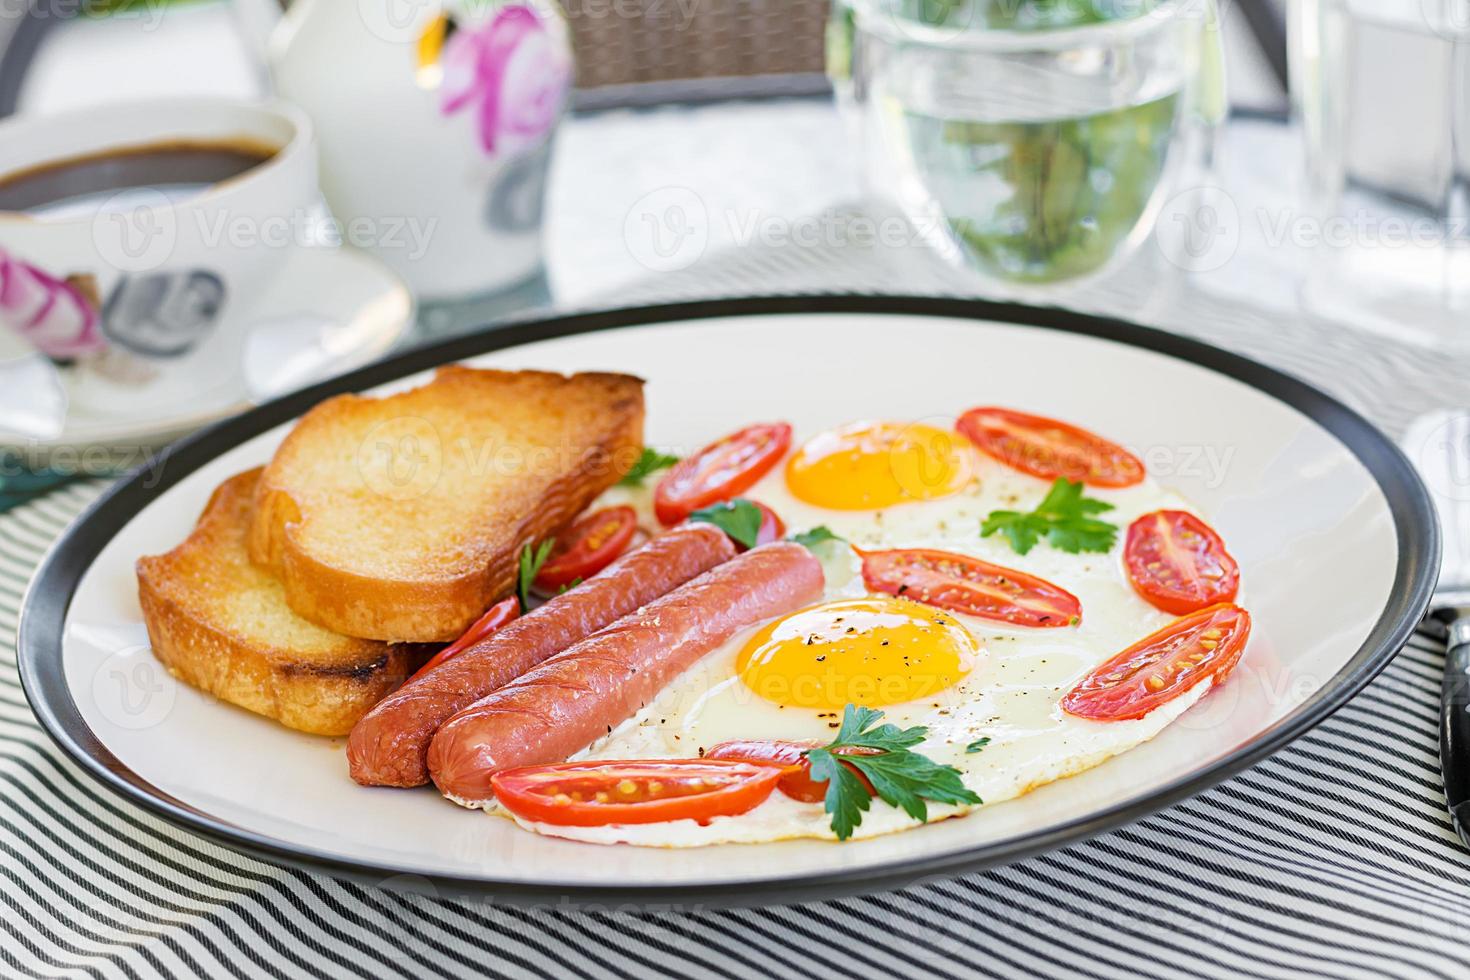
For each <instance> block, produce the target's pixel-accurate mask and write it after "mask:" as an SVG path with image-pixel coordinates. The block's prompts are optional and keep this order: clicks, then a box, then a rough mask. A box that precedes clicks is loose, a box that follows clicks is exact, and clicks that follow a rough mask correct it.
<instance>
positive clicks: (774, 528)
mask: <svg viewBox="0 0 1470 980" xmlns="http://www.w3.org/2000/svg"><path fill="white" fill-rule="evenodd" d="M751 503H753V504H755V506H756V507H757V508H758V509H759V510H760V512H761V529H760V530H759V531H758V532H756V536H755V543H756V546H757V547H759V546H760V545H763V544H770V543H771V542H772V541H780V540H781V539H782V538H784V537H785V536H786V523H785V522H784V521H782V520H781V518H780V516H778V515H777V514H776V512H775V511H774V510H771V508H769V507H767V506H766V505H765V504H763V503H761V502H760V501H759V500H752V501H751Z"/></svg>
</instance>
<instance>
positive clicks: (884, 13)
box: [850, 0, 1220, 294]
mask: <svg viewBox="0 0 1470 980" xmlns="http://www.w3.org/2000/svg"><path fill="white" fill-rule="evenodd" d="M850 2H851V5H852V7H853V9H854V12H855V15H856V16H855V37H854V40H853V42H852V48H853V50H852V71H853V94H852V97H851V98H852V101H853V102H854V103H855V104H856V105H858V106H859V107H860V109H861V111H862V114H863V118H864V134H865V136H864V138H865V157H866V159H867V162H868V167H867V177H868V182H869V188H870V190H871V191H872V192H873V193H875V194H876V195H879V196H882V197H888V198H891V199H893V200H895V201H896V202H897V203H898V205H899V206H900V207H901V208H902V209H903V210H904V211H905V212H906V213H907V214H908V216H909V218H910V219H911V220H912V221H913V223H914V224H915V226H916V227H917V228H918V229H919V231H920V233H921V234H923V236H924V237H925V239H926V240H927V241H928V242H929V243H930V244H931V245H933V246H934V247H935V248H936V249H938V251H939V252H940V254H941V255H943V256H945V257H946V258H947V259H949V260H950V261H952V262H955V263H959V264H963V265H965V266H967V267H969V268H971V269H973V270H975V271H976V272H978V273H980V275H981V276H983V277H985V278H986V279H988V280H990V281H991V283H992V284H994V285H996V286H999V287H1004V289H1003V291H1008V292H1017V291H1019V292H1021V293H1023V294H1024V293H1025V292H1027V291H1029V290H1032V289H1050V288H1053V287H1055V286H1056V285H1058V284H1062V283H1068V284H1072V283H1081V282H1086V281H1090V280H1091V279H1093V278H1095V277H1097V276H1099V275H1102V274H1104V273H1106V272H1107V271H1109V270H1110V269H1112V268H1113V267H1114V266H1115V265H1117V264H1118V263H1119V262H1121V261H1122V260H1123V259H1124V258H1125V257H1126V256H1128V255H1129V254H1130V253H1131V252H1132V251H1133V250H1134V249H1135V248H1136V247H1137V246H1138V244H1139V243H1140V242H1141V241H1142V240H1143V239H1144V238H1146V237H1147V235H1148V234H1149V232H1150V230H1151V229H1152V225H1153V220H1154V217H1155V216H1156V214H1157V212H1158V210H1159V208H1160V206H1161V205H1162V203H1163V201H1164V200H1165V199H1166V198H1167V193H1166V190H1167V188H1168V187H1169V186H1170V185H1171V183H1172V182H1173V180H1174V178H1175V177H1176V175H1177V173H1178V172H1179V170H1180V167H1181V166H1182V164H1183V160H1184V157H1185V151H1184V150H1183V147H1184V146H1185V145H1186V143H1187V142H1188V141H1187V135H1188V133H1189V130H1190V121H1191V120H1192V119H1196V118H1198V117H1199V116H1200V114H1199V112H1198V111H1197V108H1198V106H1199V104H1200V95H1199V93H1200V88H1199V86H1200V85H1201V84H1202V83H1208V85H1209V86H1211V91H1212V92H1214V91H1218V90H1219V87H1220V78H1219V72H1220V59H1219V57H1218V54H1217V52H1215V51H1214V50H1206V49H1207V48H1209V46H1211V45H1214V44H1216V43H1218V36H1217V34H1218V32H1217V31H1216V30H1215V25H1214V23H1213V22H1212V18H1213V13H1214V4H1213V0H1157V2H1155V0H1112V2H1108V0H1094V2H1087V3H1065V2H1046V3H1041V2H1035V3H1026V2H1019V3H1018V2H1017V0H989V2H987V0H850ZM1202 66H1204V67H1205V68H1207V69H1208V71H1207V72H1204V73H1202V71H1201V68H1202ZM1206 76H1208V77H1206Z"/></svg>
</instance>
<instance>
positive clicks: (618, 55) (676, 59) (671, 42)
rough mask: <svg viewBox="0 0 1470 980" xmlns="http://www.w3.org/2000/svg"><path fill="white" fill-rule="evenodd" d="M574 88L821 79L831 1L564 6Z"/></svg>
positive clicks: (640, 0) (615, 0) (668, 0)
mask: <svg viewBox="0 0 1470 980" xmlns="http://www.w3.org/2000/svg"><path fill="white" fill-rule="evenodd" d="M562 6H563V9H565V11H566V14H567V22H568V23H569V24H570V25H571V29H572V43H573V44H574V45H575V47H576V51H577V86H578V88H582V89H597V88H604V87H608V86H624V85H633V84H639V83H647V82H669V81H675V80H686V79H712V78H748V77H760V76H767V77H770V76H792V75H798V76H799V75H805V76H811V75H820V73H821V71H822V50H823V34H824V31H825V25H826V20H827V0H562Z"/></svg>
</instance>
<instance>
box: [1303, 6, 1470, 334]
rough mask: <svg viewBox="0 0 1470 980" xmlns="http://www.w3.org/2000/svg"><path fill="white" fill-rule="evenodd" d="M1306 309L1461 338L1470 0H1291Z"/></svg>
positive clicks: (1468, 293)
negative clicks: (1301, 146)
mask: <svg viewBox="0 0 1470 980" xmlns="http://www.w3.org/2000/svg"><path fill="white" fill-rule="evenodd" d="M1289 35H1290V41H1291V88H1292V101H1293V107H1294V109H1295V111H1296V115H1297V117H1298V119H1299V122H1300V126H1301V131H1302V134H1303V137H1304V139H1305V148H1306V153H1305V159H1306V180H1305V202H1306V203H1305V213H1304V214H1301V215H1294V216H1289V217H1290V220H1289V221H1282V220H1280V219H1278V224H1279V225H1280V226H1281V227H1284V228H1286V229H1287V230H1289V231H1290V233H1291V235H1292V238H1293V244H1296V245H1298V246H1300V247H1302V248H1304V249H1305V250H1306V251H1307V253H1308V255H1309V259H1308V267H1307V277H1306V281H1305V283H1304V286H1303V291H1302V301H1303V305H1304V307H1305V308H1306V309H1307V310H1308V311H1309V312H1311V313H1313V314H1316V315H1319V316H1322V317H1325V318H1328V319H1332V320H1334V321H1338V322H1344V323H1348V324H1352V325H1356V326H1359V327H1364V328H1368V329H1371V330H1377V331H1381V332H1385V333H1388V334H1391V335H1393V336H1395V337H1398V338H1401V339H1405V340H1409V341H1415V342H1420V343H1426V344H1431V345H1446V344H1454V345H1470V330H1467V329H1466V328H1467V327H1470V229H1467V221H1470V0H1297V2H1296V3H1295V5H1294V6H1293V8H1292V10H1291V20H1290V22H1289Z"/></svg>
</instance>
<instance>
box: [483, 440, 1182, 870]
mask: <svg viewBox="0 0 1470 980" xmlns="http://www.w3.org/2000/svg"><path fill="white" fill-rule="evenodd" d="M799 435H800V434H799ZM646 483H647V486H644V487H642V488H629V487H615V488H613V489H612V490H610V491H608V492H607V493H606V494H604V496H603V498H602V499H601V500H600V501H599V502H598V504H597V505H595V506H608V505H613V504H630V505H632V506H634V507H635V508H636V509H637V510H638V511H639V514H640V518H641V521H642V522H643V524H644V525H645V526H647V527H650V528H656V527H657V526H658V525H657V523H656V521H655V520H654V518H653V514H652V507H651V496H652V488H653V486H654V484H656V483H657V479H656V477H655V478H650V479H649V480H647V481H646ZM1049 486H1050V484H1049V481H1045V480H1041V479H1037V478H1035V477H1032V476H1028V475H1026V474H1024V473H1020V472H1017V471H1015V470H1012V469H1010V468H1008V467H1006V466H1004V465H1002V464H1000V463H998V462H996V461H994V460H991V459H990V458H988V457H985V456H983V455H982V454H980V453H979V452H977V451H976V450H974V449H973V447H971V446H970V445H969V444H968V443H967V442H966V441H965V440H964V439H963V438H962V437H960V436H957V435H956V434H955V433H954V432H953V431H951V430H948V429H942V428H940V427H938V426H937V425H928V424H920V423H908V422H902V421H897V422H895V421H878V422H873V421H862V422H854V423H852V424H849V425H844V426H841V427H838V428H834V429H832V430H830V431H826V432H819V433H812V434H810V435H808V436H806V438H805V440H804V441H802V442H801V443H800V444H799V445H798V446H797V447H796V448H794V449H793V450H792V452H791V453H790V454H788V457H787V459H786V461H785V463H784V465H782V466H778V467H776V468H775V469H774V470H773V471H772V472H771V473H768V474H767V475H766V476H765V477H763V478H762V479H761V480H760V481H759V482H758V483H757V484H756V485H755V486H753V487H752V488H751V489H749V490H747V491H746V492H745V493H744V494H742V496H743V497H746V498H748V499H751V500H757V501H759V502H761V503H763V504H765V505H767V506H768V507H770V508H772V509H773V510H775V512H776V513H777V514H779V515H780V516H781V518H782V519H783V520H784V521H785V523H786V526H787V528H788V529H789V530H790V531H792V532H797V531H802V530H807V529H810V528H813V527H816V526H819V525H820V526H825V527H827V528H829V529H830V530H831V531H832V532H834V533H835V534H837V535H839V536H841V537H842V538H843V539H845V541H846V542H849V543H850V544H851V546H852V547H849V546H848V544H845V543H843V542H829V543H826V544H823V545H820V546H818V547H817V548H816V549H815V551H814V553H816V554H817V555H818V557H819V558H821V559H822V563H823V569H824V571H825V573H826V586H825V593H824V595H823V596H822V599H821V600H820V601H819V602H818V603H816V604H815V605H812V606H809V607H807V608H804V609H800V610H797V611H795V612H793V613H790V614H788V615H786V616H783V617H780V618H778V619H776V620H774V621H772V622H768V623H763V624H759V625H756V626H754V627H752V628H750V629H747V630H744V631H742V632H741V633H739V634H737V635H736V636H734V637H732V638H731V640H730V641H729V642H727V643H726V644H724V645H723V646H722V647H720V648H719V649H717V650H715V651H714V652H712V653H711V654H710V655H708V656H707V657H705V658H704V659H703V660H701V661H700V662H699V663H698V664H696V665H695V666H694V667H692V668H691V669H690V670H688V671H686V672H685V673H684V674H682V675H681V676H680V677H678V678H677V679H676V680H675V681H674V682H673V683H671V684H670V685H669V686H668V687H667V688H665V689H664V690H663V691H662V692H661V693H660V694H659V695H658V696H657V697H656V698H655V699H654V700H653V701H651V702H650V703H649V704H648V705H647V706H646V707H644V708H643V710H641V711H640V712H639V713H638V714H637V715H635V716H634V717H632V718H630V719H628V720H627V721H625V722H624V723H623V724H621V725H619V726H617V727H615V728H614V729H613V730H612V731H611V732H610V733H609V734H608V735H607V736H606V737H605V738H602V739H600V740H599V741H597V742H596V743H594V744H593V745H591V746H590V747H588V748H587V749H586V750H585V751H584V752H582V753H579V754H578V755H577V756H576V758H578V759H637V758H693V757H698V756H701V755H703V754H704V753H705V752H707V751H708V750H710V749H711V748H713V747H714V746H715V745H718V744H719V743H720V742H723V741H728V740H733V739H793V740H815V741H817V742H819V743H823V744H825V743H827V742H830V741H831V740H832V738H833V736H834V735H835V733H836V730H837V729H838V727H839V725H840V721H841V718H842V715H843V709H844V707H845V706H846V705H847V704H849V703H852V704H861V705H866V706H868V707H873V708H877V709H879V710H881V711H883V713H884V718H883V720H884V721H885V722H892V723H894V724H896V725H898V726H899V727H902V728H907V727H911V726H916V725H919V726H923V727H925V728H926V729H927V737H926V739H925V741H924V742H923V743H921V744H920V745H919V746H917V748H916V750H915V751H918V752H921V753H923V754H924V755H926V756H928V757H929V758H931V759H933V760H934V761H936V762H939V763H943V764H947V765H950V766H953V767H955V768H956V769H957V770H959V772H960V773H961V776H962V778H963V781H964V783H965V785H966V787H968V788H969V789H970V790H972V791H974V792H975V793H976V794H977V795H978V796H979V797H980V798H981V800H983V801H984V802H983V804H980V805H983V806H994V805H996V804H1000V803H1004V802H1005V801H1007V800H1011V799H1014V798H1016V797H1018V796H1021V795H1024V794H1025V793H1027V792H1030V791H1031V790H1033V789H1035V788H1037V787H1040V786H1043V785H1045V784H1047V783H1050V782H1053V781H1055V780H1058V779H1062V778H1065V777H1067V776H1071V775H1075V774H1077V773H1080V772H1084V771H1086V770H1088V769H1091V768H1093V767H1095V766H1097V765H1099V764H1101V763H1102V762H1104V761H1106V760H1107V759H1109V758H1111V757H1112V756H1115V755H1118V754H1119V753H1122V752H1126V751H1128V750H1129V749H1131V748H1133V747H1135V746H1137V745H1139V744H1141V743H1143V742H1146V741H1148V740H1149V739H1151V738H1153V737H1154V736H1155V735H1157V734H1158V733H1159V732H1160V731H1162V730H1163V729H1164V728H1165V727H1166V726H1167V725H1168V724H1169V723H1170V722H1172V721H1174V720H1175V719H1176V718H1178V717H1179V716H1180V715H1181V714H1183V713H1184V712H1185V711H1187V710H1188V709H1189V708H1190V706H1191V705H1193V704H1194V703H1195V702H1196V701H1197V700H1198V699H1199V698H1200V697H1202V696H1203V695H1204V694H1205V693H1206V691H1207V690H1208V688H1209V684H1208V683H1201V684H1199V685H1197V686H1196V687H1194V688H1193V689H1191V690H1189V691H1187V692H1185V693H1184V694H1183V695H1181V696H1179V697H1177V698H1175V699H1174V700H1172V701H1170V702H1168V703H1166V704H1164V705H1162V706H1161V707H1159V708H1157V709H1155V710H1154V711H1152V712H1151V713H1149V714H1148V715H1146V716H1144V717H1143V718H1139V719H1137V720H1132V721H1109V722H1099V721H1091V720H1088V719H1084V718H1078V717H1075V716H1072V715H1069V714H1067V713H1065V712H1064V711H1063V710H1062V708H1061V706H1060V701H1061V699H1062V697H1063V696H1064V695H1065V694H1066V693H1067V692H1068V691H1069V690H1070V689H1071V688H1072V687H1073V686H1074V685H1076V684H1077V682H1078V681H1080V680H1081V679H1082V678H1083V677H1084V676H1086V675H1087V674H1088V672H1090V671H1091V670H1092V669H1093V668H1094V667H1096V666H1097V665H1098V664H1100V663H1102V662H1103V661H1105V660H1107V659H1108V658H1109V657H1111V656H1113V655H1114V654H1116V653H1118V652H1119V651H1121V650H1123V649H1124V648H1126V647H1127V646H1129V645H1130V644H1132V643H1134V642H1135V641H1137V640H1138V639H1139V638H1141V637H1143V636H1145V635H1147V634H1149V633H1151V632H1153V631H1154V630H1156V629H1158V628H1160V627H1161V626H1163V625H1164V624H1166V623H1168V622H1169V621H1171V619H1172V617H1171V616H1169V615H1168V614H1166V613H1163V612H1161V611H1159V610H1158V609H1156V608H1154V607H1153V606H1151V605H1149V604H1148V603H1147V602H1145V601H1144V600H1143V599H1142V598H1140V597H1139V596H1138V595H1137V593H1135V592H1134V590H1133V588H1132V587H1131V585H1130V584H1129V582H1128V579H1127V576H1126V574H1125V572H1124V570H1123V568H1122V562H1121V560H1120V554H1121V551H1122V547H1123V533H1122V532H1123V530H1124V529H1126V527H1127V526H1128V524H1129V523H1130V522H1132V521H1133V520H1134V519H1135V518H1136V517H1138V516H1140V515H1142V514H1145V513H1148V512H1150V511H1154V510H1158V509H1160V508H1174V509H1181V510H1193V508H1192V507H1191V506H1190V505H1189V503H1188V502H1187V501H1185V500H1184V499H1182V498H1181V497H1180V496H1179V495H1178V494H1177V493H1174V492H1172V491H1170V490H1168V489H1166V488H1163V487H1160V486H1159V485H1157V484H1156V483H1154V482H1153V480H1152V479H1146V480H1144V482H1142V483H1140V484H1138V485H1135V486H1132V487H1128V488H1125V489H1116V490H1104V489H1098V488H1088V489H1087V491H1086V492H1087V494H1088V496H1090V497H1094V498H1097V499H1100V500H1104V501H1106V502H1107V503H1109V504H1112V505H1113V507H1114V509H1113V510H1111V511H1109V512H1108V513H1107V514H1106V519H1107V520H1108V521H1109V523H1113V524H1116V525H1117V526H1118V528H1119V536H1118V541H1117V543H1116V544H1115V545H1114V548H1113V550H1112V551H1111V552H1110V553H1107V554H1098V553H1092V554H1086V553H1084V554H1069V553H1066V552H1062V551H1059V550H1057V549H1055V548H1053V547H1051V546H1050V545H1048V544H1046V543H1045V542H1043V543H1041V544H1039V545H1037V546H1036V547H1035V548H1033V549H1032V550H1031V551H1030V552H1029V553H1028V554H1026V555H1024V556H1023V555H1019V554H1017V553H1016V552H1015V551H1014V550H1012V548H1011V547H1010V545H1009V544H1008V543H1007V541H1006V539H1005V538H1004V537H1003V536H1001V535H994V536H992V537H989V538H982V537H980V524H981V521H982V519H983V518H984V517H985V516H986V515H987V514H989V513H990V512H991V511H994V510H999V509H1008V510H1022V511H1026V510H1031V509H1032V508H1034V507H1035V506H1036V505H1037V504H1038V503H1039V502H1040V501H1041V499H1042V498H1043V497H1044V496H1045V495H1046V492H1047V490H1048V489H1049ZM854 547H855V548H861V549H863V550H877V549H887V548H936V549H942V550H945V551H951V552H956V553H959V554H964V555H971V556H974V557H977V558H980V559H983V560H985V561H987V562H991V563H993V564H997V565H1002V566H1005V567H1009V568H1015V569H1019V570H1021V571H1025V572H1028V573H1030V574H1032V575H1036V576H1040V577H1041V578H1044V579H1046V580H1047V581H1049V582H1052V583H1054V584H1056V585H1058V586H1060V587H1062V588H1063V589H1066V590H1067V591H1068V592H1070V593H1072V594H1073V595H1074V596H1076V597H1077V598H1078V599H1079V600H1080V601H1081V603H1082V609H1083V615H1082V621H1081V622H1080V623H1079V624H1077V625H1075V626H1069V627H1065V628H1055V629H1035V628H1027V627H1022V626H1015V625H1011V624H1008V623H1004V622H995V621H992V620H988V619H981V618H978V617H974V616H968V615H964V614H961V613H956V612H951V611H948V610H944V609H938V608H936V607H933V606H927V605H924V604H921V603H918V602H914V601H910V600H908V599H902V598H894V597H891V596H886V595H872V594H870V593H869V592H868V590H867V589H866V588H865V586H864V583H863V579H862V575H861V559H860V557H859V556H858V554H857V553H856V551H855V550H854ZM981 740H986V741H985V743H984V745H983V748H979V749H978V750H970V748H969V747H970V746H972V744H973V743H976V742H977V741H981ZM973 808H974V807H973V806H957V805H942V804H930V805H929V821H930V822H933V821H935V820H941V819H945V818H948V817H953V816H958V815H961V814H964V813H966V812H968V811H969V810H970V809H973ZM489 809H490V810H492V811H494V812H500V813H502V814H503V815H507V816H509V814H508V813H506V812H505V811H503V810H501V809H499V808H497V807H495V806H493V805H492V806H491V807H490V808H489ZM512 819H516V820H517V822H518V823H520V824H521V825H522V826H523V827H525V828H526V829H529V830H533V831H536V832H539V833H545V834H550V835H554V836H560V837H567V838H573V839H577V840H584V841H592V842H599V843H614V842H624V843H631V844H638V845H646V846H659V847H691V846H700V845H707V844H716V843H728V842H745V843H753V842H761V841H776V840H783V839H790V838H803V837H811V838H826V839H833V838H834V834H833V832H832V830H831V827H830V819H831V818H830V816H829V815H828V814H826V813H825V812H824V811H823V808H822V804H820V803H804V802H799V801H796V800H793V799H791V798H789V797H786V796H785V795H783V794H782V793H781V792H780V791H779V790H778V791H775V792H773V793H772V794H771V796H770V798H768V799H767V800H766V801H765V802H764V803H762V804H761V805H759V806H757V807H756V808H755V809H753V810H750V811H749V812H747V813H744V814H741V815H738V816H729V817H716V818H714V819H712V820H710V821H709V822H708V823H706V824H699V823H696V822H695V821H693V820H678V821H669V822H664V823H650V824H641V825H634V826H601V827H566V826H552V825H548V824H541V823H535V822H531V821H526V820H521V819H519V818H514V817H512ZM919 823H920V821H918V820H915V819H914V818H912V817H910V816H908V815H907V814H906V813H904V812H903V811H902V810H899V809H897V808H895V807H891V806H888V805H887V804H885V803H883V802H882V801H881V800H874V801H873V804H872V807H871V809H869V810H868V811H867V812H866V813H865V814H864V815H863V819H862V823H861V824H860V825H859V826H858V827H857V828H856V831H855V833H854V834H853V836H854V837H855V838H863V837H872V836H876V835H879V834H887V833H892V832H895V831H900V830H905V829H908V828H911V827H914V826H918V825H919Z"/></svg>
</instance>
